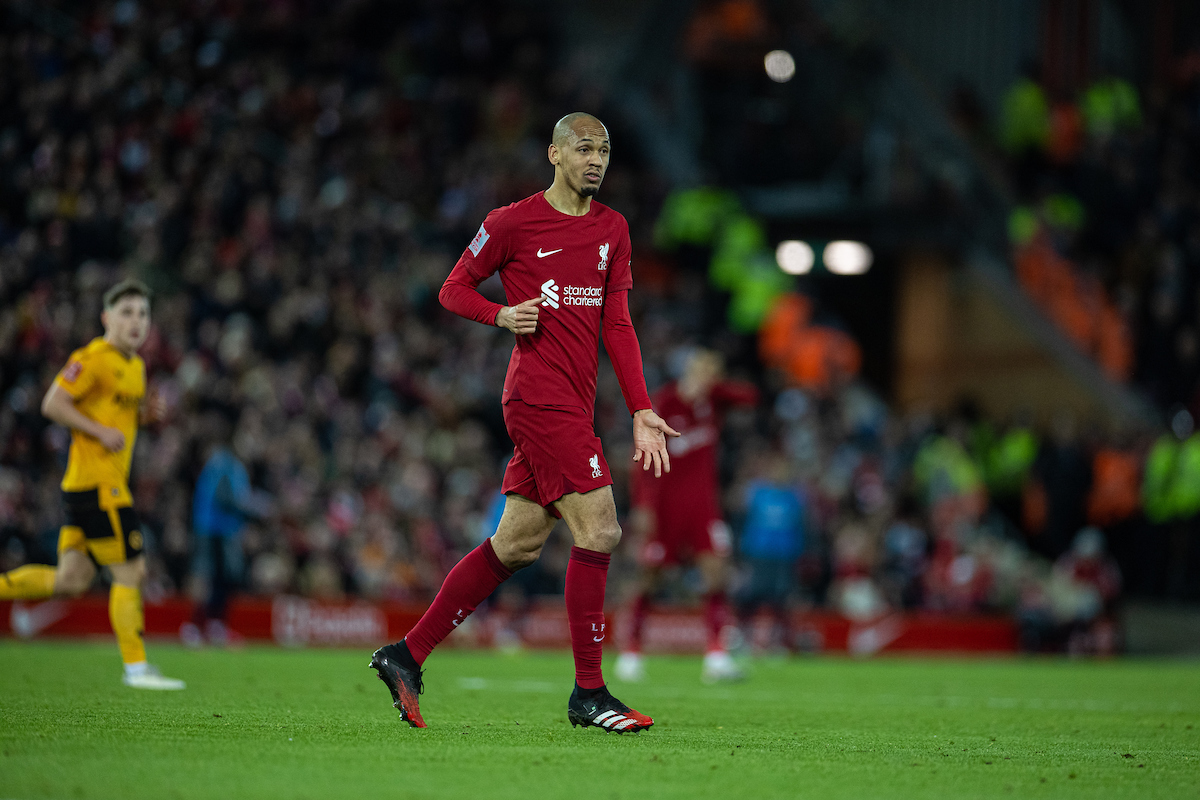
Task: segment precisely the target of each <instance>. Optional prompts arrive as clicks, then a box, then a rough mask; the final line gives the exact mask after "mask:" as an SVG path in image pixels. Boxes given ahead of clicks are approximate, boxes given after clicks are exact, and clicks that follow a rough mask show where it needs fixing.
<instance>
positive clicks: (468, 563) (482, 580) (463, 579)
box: [404, 539, 608, 665]
mask: <svg viewBox="0 0 1200 800" xmlns="http://www.w3.org/2000/svg"><path fill="white" fill-rule="evenodd" d="M604 558H605V564H607V563H608V556H605V557H604ZM570 574H571V573H570V571H569V570H568V571H567V575H568V576H569V575H570ZM511 577H512V570H510V569H508V568H507V567H505V566H504V565H503V564H501V563H500V559H499V558H498V557H497V556H496V551H495V550H493V549H492V540H491V539H485V540H484V542H483V544H481V545H479V547H476V548H475V549H474V550H472V551H471V552H469V553H467V554H466V555H465V556H463V558H462V561H459V562H458V563H457V564H455V565H454V569H452V570H450V574H449V575H447V576H446V580H445V581H443V582H442V588H441V589H439V590H438V593H437V597H435V598H433V602H432V603H430V605H429V608H428V609H427V610H426V611H425V613H424V615H422V617H421V619H420V620H419V621H418V622H417V624H416V625H414V626H413V629H412V630H411V631H409V632H408V635H407V636H405V637H404V640H405V641H406V642H407V643H408V649H409V650H410V651H411V652H412V655H413V658H414V659H416V661H417V664H418V665H420V664H424V663H425V659H426V658H428V657H429V654H430V653H431V652H433V648H435V647H437V646H438V644H439V643H440V642H441V641H442V639H445V638H446V637H447V636H449V635H450V631H452V630H454V629H455V628H457V627H458V626H459V623H461V622H462V621H463V620H464V619H466V618H467V617H469V616H470V615H471V612H472V611H474V610H475V606H477V605H479V604H480V603H482V602H483V601H484V600H486V599H487V597H488V595H490V594H491V593H492V592H494V591H495V590H496V587H497V586H499V585H500V584H502V583H504V582H505V581H506V580H508V579H509V578H511ZM569 580H570V579H569V577H568V581H569ZM600 599H601V603H603V602H604V584H603V582H601V584H600ZM572 633H574V631H572ZM572 638H573V637H572Z"/></svg>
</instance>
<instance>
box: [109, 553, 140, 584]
mask: <svg viewBox="0 0 1200 800" xmlns="http://www.w3.org/2000/svg"><path fill="white" fill-rule="evenodd" d="M108 570H109V572H111V573H112V579H113V583H116V584H120V585H121V586H141V585H142V581H143V580H145V578H146V557H145V556H138V557H137V558H135V559H132V560H130V561H126V562H125V563H123V564H109V565H108Z"/></svg>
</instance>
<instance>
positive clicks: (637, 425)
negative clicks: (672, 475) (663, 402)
mask: <svg viewBox="0 0 1200 800" xmlns="http://www.w3.org/2000/svg"><path fill="white" fill-rule="evenodd" d="M678 435H679V431H677V430H675V429H674V428H672V427H671V426H670V425H668V424H667V423H666V421H665V420H664V419H663V418H662V417H660V416H659V415H658V414H655V413H654V411H653V409H649V408H647V409H643V410H641V411H639V412H637V413H636V414H634V415H633V460H634V461H640V462H642V470H643V471H645V470H648V469H650V464H651V463H653V464H654V477H656V478H661V477H662V474H663V472H664V471H665V472H670V471H671V456H669V455H668V454H667V437H668V436H678Z"/></svg>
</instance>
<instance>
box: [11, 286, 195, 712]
mask: <svg viewBox="0 0 1200 800" xmlns="http://www.w3.org/2000/svg"><path fill="white" fill-rule="evenodd" d="M100 320H101V322H103V324H104V336H102V337H99V338H97V339H93V340H92V341H91V342H89V343H88V345H87V346H86V347H82V348H80V349H79V350H76V351H75V352H74V353H72V354H71V358H70V360H68V361H67V365H66V366H65V367H63V369H62V371H61V372H59V373H58V376H57V377H56V378H55V379H54V382H53V383H52V384H51V385H50V390H49V391H47V392H46V397H45V399H43V400H42V414H44V415H45V416H46V417H47V418H48V419H50V420H52V421H53V422H57V423H59V424H60V425H65V426H66V427H68V428H70V429H71V451H70V453H69V455H68V457H67V472H66V475H64V476H63V481H62V490H63V502H64V504H65V506H66V515H67V524H66V525H63V527H62V529H61V530H60V531H59V535H58V567H57V568H55V567H50V566H45V565H41V564H27V565H26V566H23V567H18V568H17V569H14V570H12V571H11V572H6V573H3V574H0V600H33V599H38V598H45V597H51V596H54V595H60V596H70V597H75V596H78V595H81V594H83V593H84V592H86V591H87V589H88V587H89V586H91V583H92V579H93V578H95V576H96V567H97V566H104V567H108V569H109V572H110V573H111V574H112V588H111V590H110V592H109V601H108V614H109V619H110V621H111V622H112V627H113V633H115V634H116V635H117V645H118V646H119V647H120V650H121V660H122V661H124V662H125V675H124V677H123V679H122V680H123V682H124V683H125V685H126V686H132V687H134V688H138V689H182V688H184V683H183V681H180V680H175V679H174V678H165V677H163V676H162V675H161V674H160V673H159V672H158V670H157V669H155V668H154V667H153V666H151V665H150V664H147V663H146V646H145V644H144V643H143V641H142V634H143V627H144V625H143V616H142V594H141V585H142V581H143V580H144V579H145V577H146V557H145V555H144V554H143V553H142V547H143V544H144V542H143V538H142V531H141V526H140V524H139V523H138V519H137V515H136V514H135V513H134V510H133V496H132V495H131V494H130V493H129V465H130V461H131V460H132V457H133V445H134V442H135V441H136V440H137V431H138V424H139V423H140V422H141V421H143V420H152V419H156V418H158V417H159V416H161V406H160V403H159V401H158V400H157V398H155V399H153V400H152V401H151V402H150V403H146V402H145V400H146V366H145V364H144V363H143V362H142V359H141V358H140V357H138V355H137V350H138V348H139V347H141V346H142V343H143V342H144V341H145V340H146V336H147V334H148V333H149V331H150V290H149V289H147V288H146V286H145V284H143V283H141V282H140V281H135V280H125V281H122V282H120V283H118V284H117V285H116V286H114V287H112V288H111V289H109V290H108V291H107V292H106V293H105V294H104V312H103V313H102V314H101V315H100Z"/></svg>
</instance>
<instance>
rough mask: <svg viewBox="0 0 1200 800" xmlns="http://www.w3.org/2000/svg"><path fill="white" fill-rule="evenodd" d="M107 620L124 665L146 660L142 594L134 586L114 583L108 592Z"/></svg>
mask: <svg viewBox="0 0 1200 800" xmlns="http://www.w3.org/2000/svg"><path fill="white" fill-rule="evenodd" d="M108 618H109V620H110V621H111V622H112V629H113V633H115V634H116V635H117V647H119V648H121V660H122V661H124V662H125V663H126V664H137V663H140V662H142V661H145V660H146V644H145V642H143V641H142V634H143V633H144V628H145V625H146V623H145V621H144V619H143V617H142V592H141V590H140V589H138V588H137V587H136V586H124V585H122V584H119V583H114V584H113V585H112V588H111V589H109V592H108Z"/></svg>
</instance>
